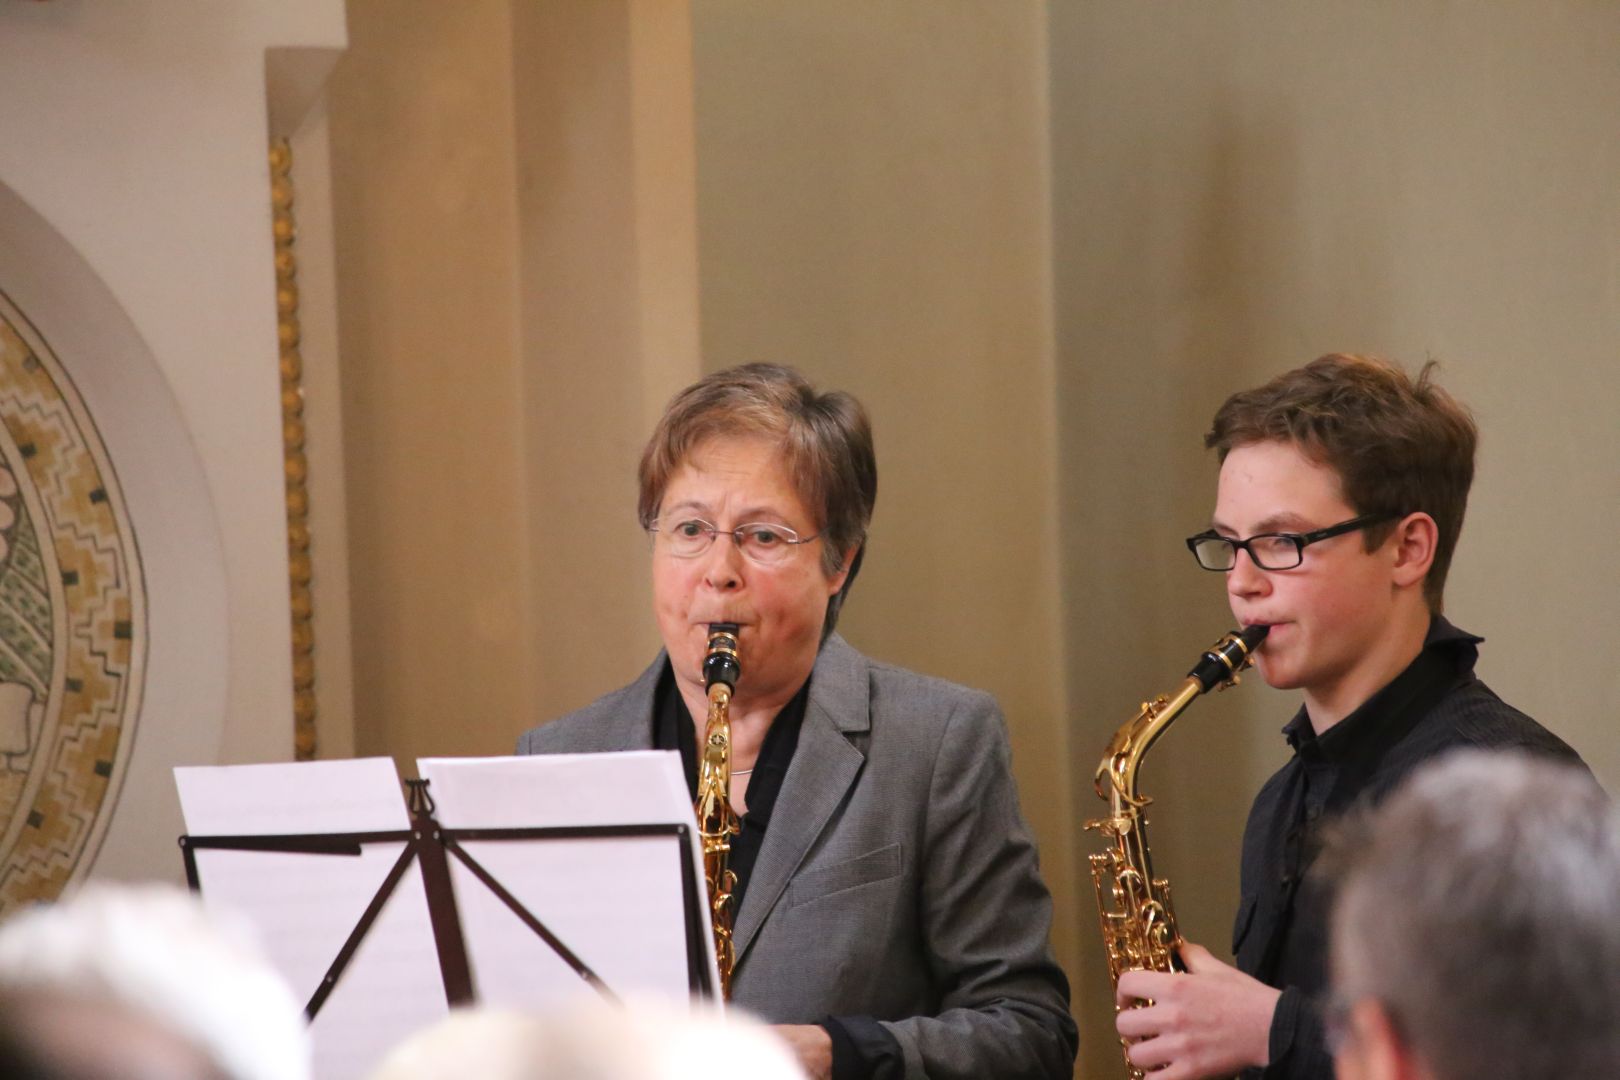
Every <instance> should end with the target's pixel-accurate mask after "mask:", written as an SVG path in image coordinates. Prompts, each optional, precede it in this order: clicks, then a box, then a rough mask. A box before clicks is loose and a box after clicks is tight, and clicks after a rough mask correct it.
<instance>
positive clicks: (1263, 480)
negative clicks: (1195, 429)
mask: <svg viewBox="0 0 1620 1080" xmlns="http://www.w3.org/2000/svg"><path fill="white" fill-rule="evenodd" d="M1356 513H1357V512H1356V510H1355V509H1354V508H1353V507H1351V506H1350V504H1349V503H1348V502H1346V501H1345V497H1344V492H1343V485H1342V484H1341V482H1340V480H1339V476H1338V474H1337V473H1336V472H1334V470H1333V469H1331V468H1329V467H1328V466H1326V465H1320V464H1317V463H1316V462H1313V461H1311V460H1310V459H1309V458H1307V457H1306V456H1305V455H1304V454H1303V453H1301V452H1300V451H1299V449H1298V448H1297V447H1296V446H1294V445H1293V444H1292V443H1287V442H1260V443H1250V444H1249V445H1247V446H1240V447H1238V448H1236V449H1234V450H1232V451H1231V452H1230V453H1229V454H1227V456H1226V461H1225V462H1224V463H1223V464H1222V466H1221V477H1220V486H1219V489H1218V491H1217V494H1216V498H1215V514H1214V516H1213V519H1212V521H1211V525H1212V527H1213V528H1214V529H1215V531H1216V532H1218V533H1220V534H1221V535H1222V536H1227V537H1231V538H1233V539H1238V540H1243V539H1247V538H1249V537H1251V536H1254V535H1256V534H1259V533H1278V532H1281V533H1304V532H1310V531H1311V530H1313V529H1321V528H1324V527H1326V526H1329V525H1335V524H1338V523H1339V522H1341V521H1345V520H1348V519H1350V518H1353V517H1355V516H1356ZM1393 548H1394V544H1393V542H1386V543H1385V544H1383V545H1382V546H1380V547H1379V549H1378V550H1376V551H1372V552H1368V551H1366V550H1365V543H1364V537H1363V534H1362V533H1360V532H1351V533H1346V534H1344V535H1341V536H1335V537H1330V538H1329V539H1326V540H1322V541H1319V542H1317V543H1315V544H1312V545H1310V546H1309V547H1307V548H1306V549H1305V552H1304V556H1305V558H1304V562H1302V563H1301V564H1300V565H1299V566H1297V567H1295V568H1294V569H1292V570H1261V569H1259V568H1258V567H1256V566H1255V565H1254V562H1253V560H1251V559H1250V558H1249V555H1248V553H1247V552H1239V553H1238V556H1237V565H1236V566H1234V567H1233V568H1232V569H1231V570H1230V571H1229V572H1228V573H1227V575H1226V591H1227V599H1228V601H1229V602H1230V604H1231V606H1232V614H1233V615H1235V616H1236V617H1237V619H1238V622H1239V623H1241V624H1242V625H1244V626H1249V625H1254V624H1257V623H1264V624H1267V625H1269V626H1270V627H1271V632H1270V633H1269V634H1268V635H1267V637H1266V640H1265V642H1264V643H1263V644H1262V645H1261V646H1260V650H1259V652H1258V654H1257V656H1256V664H1257V666H1258V667H1259V669H1260V673H1261V675H1262V676H1263V677H1264V678H1265V680H1266V682H1267V683H1269V684H1270V685H1272V686H1275V687H1278V688H1279V689H1287V690H1294V689H1299V690H1304V691H1305V694H1306V698H1307V701H1310V700H1313V699H1314V700H1315V701H1319V702H1330V703H1337V702H1338V701H1339V700H1340V699H1341V698H1342V697H1343V696H1344V695H1345V693H1347V692H1348V691H1349V688H1359V686H1360V684H1361V683H1362V682H1363V681H1365V680H1364V679H1363V678H1361V676H1362V675H1363V674H1364V673H1362V672H1361V670H1360V668H1361V667H1362V666H1363V665H1365V664H1366V663H1367V662H1368V658H1369V657H1371V656H1373V655H1375V649H1374V646H1375V645H1376V644H1377V643H1378V642H1379V639H1380V638H1381V637H1382V636H1383V635H1384V634H1385V633H1386V632H1387V631H1388V630H1389V629H1390V627H1391V625H1392V623H1393V620H1394V618H1395V606H1394V605H1395V597H1396V588H1395V585H1394V583H1393V582H1392V580H1391V577H1390V572H1391V566H1392V563H1393V554H1392V549H1393ZM1357 692H1359V690H1358V691H1357ZM1349 704H1350V705H1351V706H1353V705H1355V704H1359V702H1357V701H1351V702H1349Z"/></svg>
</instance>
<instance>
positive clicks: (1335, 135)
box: [1051, 2, 1620, 1068]
mask: <svg viewBox="0 0 1620 1080" xmlns="http://www.w3.org/2000/svg"><path fill="white" fill-rule="evenodd" d="M1173 11H1174V13H1175V17H1173V18H1171V17H1167V11H1166V8H1164V7H1163V6H1154V7H1152V8H1146V7H1143V6H1140V5H1131V4H1117V3H1108V4H1099V3H1089V4H1054V5H1053V6H1052V31H1051V47H1052V61H1051V63H1052V70H1053V83H1052V87H1053V89H1052V99H1053V105H1052V115H1053V160H1054V171H1053V190H1054V219H1055V223H1056V231H1055V234H1054V246H1055V250H1056V260H1055V263H1054V266H1055V284H1056V290H1057V295H1058V297H1059V302H1058V305H1057V311H1058V320H1057V327H1058V330H1057V334H1058V356H1059V371H1060V376H1059V382H1058V393H1059V401H1060V406H1059V416H1060V430H1061V432H1062V438H1063V452H1062V457H1063V460H1064V461H1065V462H1066V463H1069V464H1070V465H1071V466H1072V465H1077V464H1078V463H1079V462H1082V461H1083V462H1085V463H1086V466H1087V467H1086V468H1084V469H1078V468H1071V469H1070V470H1069V471H1068V472H1067V473H1066V476H1067V477H1068V481H1067V482H1066V483H1065V485H1064V489H1063V508H1062V521H1063V525H1064V533H1065V535H1073V536H1079V535H1082V534H1085V535H1087V536H1088V537H1089V542H1088V543H1087V544H1085V545H1081V544H1078V543H1077V544H1074V545H1072V546H1069V547H1068V548H1067V549H1066V561H1065V566H1064V581H1065V583H1066V586H1067V594H1066V595H1067V597H1068V600H1069V607H1068V610H1067V625H1068V627H1069V631H1070V647H1071V652H1070V654H1069V662H1068V673H1069V680H1070V692H1071V700H1072V702H1073V703H1074V706H1075V723H1076V728H1075V732H1076V736H1075V745H1076V747H1077V748H1078V749H1077V752H1076V755H1075V758H1074V767H1075V769H1076V771H1077V772H1078V771H1080V770H1082V769H1084V768H1087V767H1088V766H1089V765H1090V764H1094V761H1093V760H1091V759H1090V758H1088V755H1087V753H1085V751H1086V750H1087V749H1088V748H1089V747H1091V746H1093V745H1094V744H1096V743H1097V740H1098V739H1099V738H1101V737H1102V735H1103V733H1104V732H1105V731H1106V730H1107V729H1108V728H1109V727H1110V726H1111V725H1112V724H1114V723H1117V722H1118V720H1119V719H1120V718H1121V716H1122V715H1123V714H1125V713H1127V712H1128V711H1129V710H1130V709H1131V708H1132V707H1133V705H1134V703H1135V701H1136V700H1137V699H1138V698H1139V697H1140V696H1142V695H1144V694H1147V693H1149V692H1150V691H1154V690H1156V689H1158V688H1162V687H1164V686H1165V685H1167V684H1168V682H1169V681H1170V680H1173V679H1174V678H1175V677H1176V676H1178V675H1179V674H1180V672H1181V671H1183V670H1184V669H1185V668H1186V666H1187V665H1188V664H1189V663H1190V661H1191V659H1192V655H1193V654H1194V653H1196V651H1197V650H1198V649H1199V648H1200V647H1202V645H1203V644H1204V643H1205V641H1206V640H1207V639H1209V638H1212V637H1213V636H1214V635H1215V634H1217V633H1218V632H1220V630H1222V629H1223V628H1225V627H1226V626H1227V624H1228V621H1229V617H1228V615H1227V613H1226V609H1225V602H1224V597H1223V595H1222V594H1221V586H1220V583H1219V581H1218V580H1215V579H1214V578H1213V576H1212V575H1206V574H1204V573H1203V572H1201V571H1199V570H1198V569H1197V568H1196V567H1194V566H1193V565H1192V562H1191V560H1190V559H1188V557H1187V555H1186V553H1185V551H1184V550H1183V549H1182V548H1181V546H1180V539H1181V538H1182V537H1184V536H1187V535H1189V534H1190V533H1192V532H1194V531H1196V530H1197V529H1199V528H1200V527H1202V525H1203V524H1205V522H1206V520H1207V516H1208V513H1209V509H1210V506H1211V503H1212V490H1213V478H1214V474H1215V465H1214V463H1213V461H1212V460H1210V459H1209V458H1208V457H1207V456H1206V455H1205V454H1204V453H1203V452H1202V450H1201V449H1200V441H1199V436H1200V434H1201V432H1202V431H1204V430H1205V429H1206V427H1207V425H1208V421H1209V418H1210V416H1211V415H1212V414H1213V412H1214V409H1215V407H1216V406H1217V405H1218V404H1219V403H1220V401H1221V400H1222V398H1223V397H1224V396H1225V395H1226V394H1227V393H1228V392H1229V391H1231V390H1233V389H1236V388H1238V387H1241V386H1244V385H1252V384H1254V383H1256V382H1259V381H1261V380H1263V379H1264V378H1266V377H1268V376H1270V375H1271V374H1274V373H1276V372H1279V371H1281V370H1284V369H1286V368H1288V367H1292V366H1295V365H1297V364H1299V363H1302V362H1304V361H1305V360H1308V359H1310V358H1311V357H1313V356H1315V355H1317V354H1319V353H1322V352H1326V351H1330V350H1337V349H1342V350H1359V351H1369V352H1379V353H1384V354H1386V355H1390V356H1393V357H1396V358H1398V359H1401V360H1403V361H1405V362H1406V363H1408V364H1409V365H1416V364H1420V363H1422V362H1423V361H1424V360H1425V359H1426V358H1428V357H1433V358H1435V359H1438V360H1439V361H1440V362H1441V364H1442V365H1443V369H1442V379H1443V381H1444V382H1445V384H1446V385H1447V386H1449V387H1450V388H1451V389H1452V390H1453V391H1454V392H1455V393H1456V394H1457V395H1458V396H1459V397H1461V398H1462V399H1463V400H1464V401H1466V402H1468V403H1469V404H1470V405H1472V407H1473V408H1474V410H1475V412H1476V414H1477V416H1478V419H1479V422H1480V426H1481V429H1482V434H1483V438H1482V446H1481V451H1480V462H1479V472H1478V477H1477V479H1476V482H1475V488H1474V495H1473V499H1472V508H1471V512H1470V515H1469V520H1468V524H1467V527H1466V528H1465V530H1464V532H1463V537H1462V542H1461V545H1460V546H1459V549H1458V555H1457V560H1456V563H1455V565H1454V568H1453V573H1452V578H1451V583H1450V587H1449V589H1448V604H1447V609H1448V613H1449V614H1450V616H1451V617H1452V618H1453V619H1454V620H1456V621H1457V622H1458V623H1459V624H1460V625H1462V626H1464V627H1466V628H1469V629H1472V630H1474V631H1475V632H1477V633H1481V634H1484V635H1486V636H1487V637H1488V638H1489V639H1490V640H1489V641H1488V643H1487V644H1486V645H1485V646H1484V651H1483V657H1482V661H1481V673H1482V675H1483V677H1484V678H1485V679H1486V680H1487V681H1488V682H1489V683H1490V684H1491V685H1492V686H1493V687H1494V688H1495V689H1496V690H1497V691H1498V692H1499V693H1501V694H1502V695H1503V696H1504V697H1505V698H1507V699H1508V700H1509V701H1512V702H1513V703H1515V704H1517V705H1519V706H1520V707H1521V708H1524V709H1525V710H1527V711H1528V712H1530V713H1531V714H1532V715H1535V716H1537V717H1538V718H1540V719H1541V720H1543V722H1545V723H1546V724H1547V725H1548V726H1549V727H1551V728H1553V729H1554V730H1555V731H1557V732H1558V733H1560V734H1561V735H1563V736H1564V737H1565V738H1566V739H1568V740H1569V741H1570V742H1572V743H1573V744H1574V745H1575V746H1576V747H1577V748H1578V749H1579V750H1580V751H1581V752H1582V753H1583V754H1584V755H1586V757H1587V759H1588V760H1589V761H1591V762H1592V764H1593V766H1594V768H1595V769H1596V771H1597V772H1598V775H1599V777H1600V778H1601V779H1602V780H1603V781H1604V782H1605V784H1606V785H1607V786H1608V787H1609V788H1610V790H1620V742H1617V741H1616V739H1615V738H1614V734H1613V732H1614V726H1615V722H1616V720H1617V719H1620V683H1617V682H1616V681H1615V677H1614V675H1613V670H1614V658H1615V656H1616V655H1617V654H1620V617H1617V616H1616V614H1615V606H1614V598H1615V596H1616V587H1617V586H1620V549H1617V548H1616V546H1615V545H1614V544H1613V543H1612V542H1611V540H1610V539H1609V538H1610V537H1612V536H1614V535H1615V534H1616V532H1617V530H1620V466H1617V464H1616V463H1617V462H1620V425H1617V424H1616V422H1615V417H1616V415H1620V362H1617V360H1620V296H1617V287H1616V266H1617V264H1616V261H1615V252H1616V250H1617V247H1616V240H1617V239H1620V196H1617V194H1616V190H1617V189H1616V187H1615V185H1614V183H1613V182H1612V178H1613V177H1614V176H1615V175H1620V140H1617V139H1616V135H1615V131H1616V129H1615V126H1614V109H1613V103H1614V102H1615V101H1617V100H1620V64H1617V63H1616V60H1617V56H1616V52H1615V48H1614V43H1615V42H1616V41H1620V10H1617V9H1616V8H1614V7H1613V6H1608V5H1592V4H1579V3H1566V4H1555V5H1535V6H1525V5H1515V4H1508V3H1496V4H1467V5H1464V4H1454V3H1440V2H1425V3H1401V4H1385V3H1380V4H1364V5H1348V6H1347V5H1342V4H1329V3H1309V4H1211V5H1191V4H1188V5H1182V6H1179V7H1176V8H1174V9H1173ZM1538 534H1539V538H1538ZM1555 537H1556V539H1553V538H1555ZM1548 541H1551V542H1550V543H1549V542H1548ZM1092 658H1103V659H1102V662H1101V663H1095V662H1092ZM1293 707H1294V701H1293V699H1292V697H1291V696H1289V695H1283V694H1277V693H1273V692H1270V691H1267V690H1266V689H1265V688H1263V687H1261V686H1259V684H1258V680H1251V681H1250V683H1249V684H1248V685H1245V687H1244V688H1243V689H1242V690H1240V691H1238V692H1236V693H1234V694H1230V695H1225V696H1223V698H1221V699H1218V700H1215V701H1209V702H1204V703H1200V704H1199V705H1198V706H1197V707H1196V709H1195V711H1193V712H1191V713H1189V714H1188V715H1187V716H1186V717H1185V718H1184V719H1183V722H1182V723H1181V724H1180V725H1179V726H1178V727H1177V728H1176V730H1175V731H1174V732H1173V733H1172V734H1171V736H1170V737H1169V738H1167V739H1166V741H1165V743H1164V744H1163V749H1162V750H1159V751H1156V752H1155V755H1154V759H1153V761H1152V762H1151V763H1150V764H1149V767H1148V769H1147V770H1146V772H1145V776H1144V787H1145V789H1146V790H1148V791H1149V792H1151V793H1153V794H1156V795H1157V796H1158V797H1159V806H1158V812H1157V813H1156V815H1155V822H1154V826H1155V828H1154V836H1155V840H1156V844H1155V852H1156V854H1157V855H1158V856H1159V864H1160V869H1161V870H1165V871H1167V872H1168V873H1169V874H1170V876H1171V878H1172V880H1173V881H1174V882H1175V885H1176V893H1177V902H1178V909H1179V911H1180V913H1181V918H1182V923H1183V927H1184V929H1185V930H1186V932H1187V933H1188V934H1189V936H1192V937H1194V938H1198V939H1202V940H1204V941H1206V942H1207V943H1208V944H1210V945H1211V947H1214V948H1216V949H1217V951H1223V952H1224V951H1225V949H1226V947H1227V946H1228V945H1229V943H1230V942H1229V938H1230V920H1231V916H1232V911H1233V909H1234V906H1235V899H1236V893H1237V867H1236V865H1235V847H1236V841H1237V837H1238V835H1239V833H1240V831H1241V828H1242V820H1243V815H1244V814H1245V812H1246V808H1247V803H1248V800H1249V798H1250V797H1251V796H1252V794H1253V791H1254V789H1255V788H1256V787H1257V786H1258V784H1259V783H1260V781H1261V780H1262V779H1263V778H1264V776H1265V775H1266V774H1267V773H1269V772H1270V771H1271V770H1272V769H1273V768H1274V767H1276V766H1277V765H1278V764H1280V763H1281V761H1282V760H1283V757H1284V755H1285V753H1286V748H1285V747H1284V746H1283V744H1282V741H1281V739H1280V737H1279V736H1278V735H1277V728H1278V727H1280V726H1281V724H1282V722H1283V721H1284V720H1285V719H1286V718H1287V716H1288V714H1289V712H1290V710H1291V709H1292V708H1293ZM1082 733H1083V734H1082ZM1091 953H1092V955H1091V956H1089V957H1088V960H1087V968H1086V970H1083V971H1079V972H1076V979H1077V981H1078V983H1079V984H1080V989H1081V990H1082V991H1084V992H1085V993H1086V994H1089V995H1090V998H1091V1000H1089V1001H1088V1000H1087V998H1086V997H1085V996H1082V997H1081V998H1080V1003H1079V1004H1078V1005H1077V1009H1078V1010H1079V1011H1080V1012H1081V1015H1082V1017H1083V1019H1084V1020H1085V1021H1086V1030H1087V1032H1088V1033H1089V1034H1090V1035H1091V1038H1090V1039H1089V1043H1090V1046H1091V1050H1090V1051H1088V1060H1091V1061H1094V1062H1096V1063H1097V1064H1098V1067H1099V1068H1103V1067H1106V1066H1108V1065H1111V1063H1112V1057H1111V1051H1109V1052H1106V1053H1105V1052H1104V1050H1105V1049H1106V1047H1105V1046H1104V1039H1105V1030H1106V1026H1107V1019H1108V1016H1107V1008H1106V1003H1105V1002H1103V1001H1102V1000H1100V987H1101V986H1102V985H1104V984H1105V982H1106V975H1105V974H1104V973H1103V972H1102V970H1101V968H1100V960H1099V958H1098V956H1097V955H1096V953H1097V950H1096V949H1095V948H1093V949H1092V950H1091ZM1093 1054H1098V1055H1101V1056H1100V1057H1098V1056H1092V1055H1093Z"/></svg>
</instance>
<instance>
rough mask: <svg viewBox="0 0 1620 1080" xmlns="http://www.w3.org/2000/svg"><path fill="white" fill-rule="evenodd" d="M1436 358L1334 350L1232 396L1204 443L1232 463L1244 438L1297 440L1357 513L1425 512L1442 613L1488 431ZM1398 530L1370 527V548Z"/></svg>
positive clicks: (1430, 588) (1434, 595)
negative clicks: (1482, 432)
mask: <svg viewBox="0 0 1620 1080" xmlns="http://www.w3.org/2000/svg"><path fill="white" fill-rule="evenodd" d="M1435 366H1436V364H1435V362H1434V361H1432V360H1431V361H1429V362H1428V363H1427V364H1425V365H1424V366H1423V370H1422V372H1420V373H1419V375H1418V377H1417V378H1416V379H1415V380H1414V379H1413V378H1412V377H1411V376H1410V375H1408V374H1407V373H1406V372H1404V371H1402V370H1401V369H1400V368H1399V367H1397V366H1395V365H1394V364H1392V363H1390V362H1389V361H1387V360H1382V359H1379V358H1377V357H1370V356H1353V355H1349V354H1346V353H1330V354H1329V355H1327V356H1323V357H1320V358H1318V359H1316V360H1312V361H1311V362H1310V363H1309V364H1306V365H1305V366H1304V367H1302V368H1296V369H1295V370H1293V371H1290V372H1287V373H1285V374H1282V375H1279V376H1277V377H1276V378H1275V379H1272V380H1271V381H1270V382H1268V383H1266V384H1265V385H1264V386H1261V387H1258V388H1256V389H1254V390H1244V391H1242V392H1240V393H1236V394H1233V395H1232V396H1231V397H1229V398H1227V399H1226V402H1225V404H1223V405H1222V406H1221V407H1220V410H1219V411H1217V412H1216V413H1215V421H1214V424H1213V426H1212V427H1211V428H1210V430H1209V433H1208V434H1207V435H1205V436H1204V446H1205V447H1206V448H1210V449H1214V450H1216V451H1218V452H1219V454H1220V460H1221V461H1223V462H1224V461H1225V460H1226V455H1227V454H1229V453H1231V452H1232V451H1233V450H1235V449H1237V448H1238V447H1240V446H1248V445H1250V444H1252V443H1258V442H1286V443H1292V444H1293V445H1295V446H1297V447H1299V449H1300V451H1301V452H1302V453H1304V454H1305V456H1306V457H1308V458H1310V459H1311V460H1312V461H1314V462H1316V463H1318V464H1320V465H1326V466H1328V467H1329V468H1331V469H1332V470H1333V471H1334V472H1336V473H1337V474H1338V475H1339V481H1340V483H1341V484H1342V485H1343V487H1344V497H1345V500H1346V501H1347V502H1349V504H1350V506H1351V507H1352V508H1353V509H1354V510H1355V512H1356V513H1357V514H1358V515H1360V514H1390V515H1394V516H1400V515H1405V514H1412V513H1416V512H1418V511H1420V510H1421V511H1423V512H1425V513H1427V514H1428V515H1429V516H1430V517H1432V518H1434V521H1435V524H1436V525H1437V526H1438V527H1439V541H1438V543H1437V545H1436V547H1435V552H1434V564H1433V566H1431V567H1430V569H1429V575H1428V577H1427V578H1426V579H1425V580H1424V582H1423V596H1424V599H1426V600H1427V601H1428V604H1429V609H1430V610H1431V611H1433V612H1435V613H1436V614H1438V613H1439V612H1440V610H1441V607H1442V597H1443V596H1444V594H1445V587H1446V573H1447V571H1449V570H1450V569H1451V556H1452V552H1454V551H1455V550H1456V547H1457V537H1458V535H1459V534H1461V532H1462V523H1463V515H1464V513H1465V512H1466V511H1467V509H1468V488H1469V486H1470V485H1472V483H1473V482H1474V448H1475V446H1476V444H1477V443H1478V441H1479V429H1478V428H1477V427H1476V426H1475V425H1474V418H1473V416H1472V415H1471V414H1470V413H1469V411H1468V409H1467V408H1466V407H1464V406H1463V405H1461V404H1460V403H1459V402H1458V401H1457V400H1456V399H1455V398H1453V397H1452V396H1451V395H1450V394H1448V393H1446V392H1445V391H1444V390H1443V389H1441V388H1440V386H1439V385H1438V384H1436V383H1435V382H1434V381H1433V380H1432V379H1431V375H1432V373H1433V371H1434V368H1435ZM1393 528H1394V524H1393V523H1388V524H1383V525H1375V526H1372V527H1371V528H1369V529H1367V530H1366V532H1365V534H1364V536H1363V542H1364V543H1365V545H1366V548H1367V550H1368V551H1372V550H1373V549H1375V548H1377V547H1378V546H1379V545H1380V544H1382V543H1383V542H1384V541H1385V540H1387V539H1388V538H1389V535H1390V532H1391V530H1392V529H1393Z"/></svg>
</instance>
